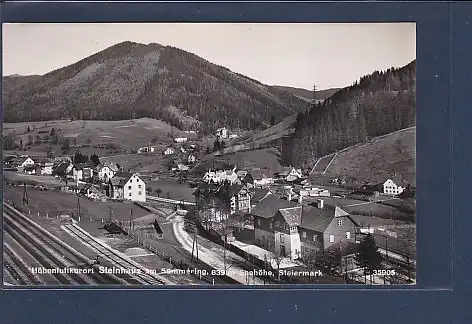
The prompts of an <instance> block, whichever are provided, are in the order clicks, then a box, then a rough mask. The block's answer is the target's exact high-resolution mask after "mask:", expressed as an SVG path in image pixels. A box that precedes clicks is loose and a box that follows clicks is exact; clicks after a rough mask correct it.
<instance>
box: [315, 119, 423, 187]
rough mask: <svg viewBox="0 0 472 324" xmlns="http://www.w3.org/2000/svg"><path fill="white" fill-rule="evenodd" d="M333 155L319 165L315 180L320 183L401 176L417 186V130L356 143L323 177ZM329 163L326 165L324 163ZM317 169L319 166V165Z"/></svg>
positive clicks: (372, 181) (347, 149)
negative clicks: (334, 180) (335, 180)
mask: <svg viewBox="0 0 472 324" xmlns="http://www.w3.org/2000/svg"><path fill="white" fill-rule="evenodd" d="M332 156H333V155H332V154H331V155H329V156H327V157H326V161H320V163H319V164H318V165H319V166H321V165H322V164H323V167H322V168H319V170H318V171H319V173H320V174H316V170H315V172H314V174H312V177H313V178H314V179H317V180H318V182H323V181H320V180H324V181H325V182H328V181H330V180H332V179H335V178H338V179H342V178H344V177H346V178H347V180H348V183H354V184H357V185H359V184H364V183H375V184H377V183H383V182H384V181H385V180H386V179H388V178H389V177H392V175H393V174H395V173H397V174H398V175H401V176H402V177H403V178H404V179H405V180H406V181H407V182H408V183H409V184H410V185H412V186H416V127H411V128H407V129H403V130H400V131H397V132H394V133H390V134H387V135H384V136H380V137H376V138H373V139H372V140H370V141H369V142H367V143H362V144H357V145H354V146H351V147H348V148H346V149H344V150H342V151H340V152H339V153H338V154H337V155H336V157H335V158H334V159H333V161H332V162H331V164H329V167H328V168H327V169H326V173H325V174H323V175H321V173H322V171H323V170H321V169H324V168H325V167H326V166H327V164H328V163H329V162H328V160H330V159H331V157H332ZM324 162H327V163H324ZM317 167H318V166H317Z"/></svg>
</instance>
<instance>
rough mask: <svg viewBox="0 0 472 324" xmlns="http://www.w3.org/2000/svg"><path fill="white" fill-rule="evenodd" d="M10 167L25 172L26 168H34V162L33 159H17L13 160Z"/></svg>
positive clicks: (24, 157) (25, 157)
mask: <svg viewBox="0 0 472 324" xmlns="http://www.w3.org/2000/svg"><path fill="white" fill-rule="evenodd" d="M12 166H13V167H14V168H17V169H18V171H20V170H25V169H28V168H33V167H34V161H33V159H31V158H29V157H27V156H22V157H19V158H17V159H15V160H14V161H13V163H12Z"/></svg>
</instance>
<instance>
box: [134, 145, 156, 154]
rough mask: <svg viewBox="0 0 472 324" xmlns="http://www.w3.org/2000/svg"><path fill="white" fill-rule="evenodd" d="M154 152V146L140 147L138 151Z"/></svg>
mask: <svg viewBox="0 0 472 324" xmlns="http://www.w3.org/2000/svg"><path fill="white" fill-rule="evenodd" d="M152 152H154V147H153V146H145V147H141V148H140V149H138V153H152Z"/></svg>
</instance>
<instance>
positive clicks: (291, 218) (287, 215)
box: [250, 195, 302, 259]
mask: <svg viewBox="0 0 472 324" xmlns="http://www.w3.org/2000/svg"><path fill="white" fill-rule="evenodd" d="M301 212H302V207H301V206H300V205H299V204H297V203H295V202H292V201H288V200H284V199H279V198H277V197H276V196H275V195H268V196H267V197H266V198H264V199H263V200H262V201H261V202H260V203H259V204H257V205H256V207H254V208H253V209H252V210H251V212H250V215H251V216H252V217H253V218H254V239H255V244H256V245H258V246H260V247H262V248H264V249H267V250H268V251H272V252H276V253H280V255H282V256H284V257H290V258H292V259H296V258H297V257H298V255H299V254H300V239H299V238H297V236H298V230H297V226H298V225H299V223H300V221H301Z"/></svg>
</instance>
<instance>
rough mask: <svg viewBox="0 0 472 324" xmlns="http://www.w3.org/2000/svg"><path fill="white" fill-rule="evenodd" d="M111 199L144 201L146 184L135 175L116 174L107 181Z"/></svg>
mask: <svg viewBox="0 0 472 324" xmlns="http://www.w3.org/2000/svg"><path fill="white" fill-rule="evenodd" d="M107 194H108V196H109V197H110V198H111V199H117V200H131V201H146V183H145V182H144V181H143V180H142V179H141V178H140V177H139V175H138V174H136V173H129V172H117V173H115V175H114V177H113V178H111V179H109V180H108V190H107Z"/></svg>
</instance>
